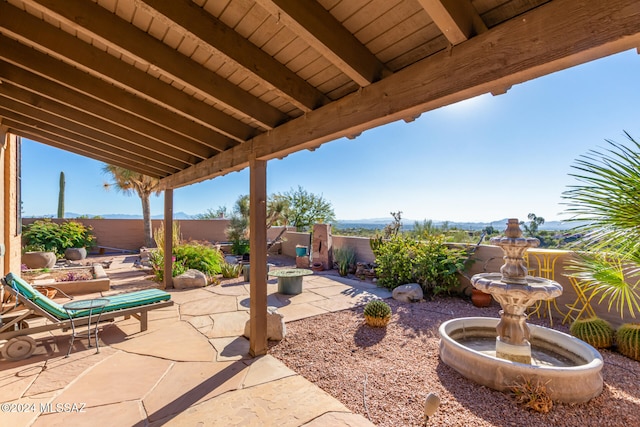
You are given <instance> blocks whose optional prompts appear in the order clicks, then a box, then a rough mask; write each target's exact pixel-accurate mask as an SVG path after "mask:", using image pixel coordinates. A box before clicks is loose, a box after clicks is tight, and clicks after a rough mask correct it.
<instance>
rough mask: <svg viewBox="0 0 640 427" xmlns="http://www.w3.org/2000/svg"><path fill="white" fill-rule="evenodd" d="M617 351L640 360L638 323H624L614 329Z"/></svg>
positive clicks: (639, 325)
mask: <svg viewBox="0 0 640 427" xmlns="http://www.w3.org/2000/svg"><path fill="white" fill-rule="evenodd" d="M616 343H617V344H618V352H620V353H621V354H624V355H625V356H627V357H630V358H631V359H635V360H638V361H640V323H625V324H624V325H622V326H620V327H619V328H618V330H617V331H616Z"/></svg>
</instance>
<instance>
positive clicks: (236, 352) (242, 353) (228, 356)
mask: <svg viewBox="0 0 640 427" xmlns="http://www.w3.org/2000/svg"><path fill="white" fill-rule="evenodd" d="M209 341H210V342H211V344H212V345H213V347H215V349H216V350H217V352H218V357H217V358H216V360H217V361H218V362H228V361H233V360H243V359H250V358H251V357H250V356H249V340H248V339H246V338H244V337H226V338H212V339H210V340H209Z"/></svg>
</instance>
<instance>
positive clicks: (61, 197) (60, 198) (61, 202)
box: [58, 172, 64, 218]
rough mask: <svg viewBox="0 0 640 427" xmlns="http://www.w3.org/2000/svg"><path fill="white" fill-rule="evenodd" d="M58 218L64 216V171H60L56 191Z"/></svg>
mask: <svg viewBox="0 0 640 427" xmlns="http://www.w3.org/2000/svg"><path fill="white" fill-rule="evenodd" d="M58 218H64V172H60V192H59V193H58Z"/></svg>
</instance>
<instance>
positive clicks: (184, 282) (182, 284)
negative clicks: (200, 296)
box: [173, 269, 207, 289]
mask: <svg viewBox="0 0 640 427" xmlns="http://www.w3.org/2000/svg"><path fill="white" fill-rule="evenodd" d="M205 286H207V275H206V274H204V273H203V272H202V271H198V270H194V269H190V270H187V271H185V272H184V273H182V274H180V275H178V276H176V277H174V278H173V287H174V288H176V289H189V288H204V287H205Z"/></svg>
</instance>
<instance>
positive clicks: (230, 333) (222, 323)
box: [205, 311, 249, 338]
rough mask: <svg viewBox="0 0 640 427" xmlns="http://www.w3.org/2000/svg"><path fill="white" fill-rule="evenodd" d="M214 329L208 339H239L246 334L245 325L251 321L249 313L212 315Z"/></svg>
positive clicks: (235, 312)
mask: <svg viewBox="0 0 640 427" xmlns="http://www.w3.org/2000/svg"><path fill="white" fill-rule="evenodd" d="M211 318H212V319H213V327H212V328H211V330H210V331H209V333H207V334H205V335H206V336H207V338H222V337H238V336H240V335H242V334H243V333H244V325H245V323H247V320H249V312H248V311H234V312H232V313H219V314H212V315H211Z"/></svg>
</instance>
